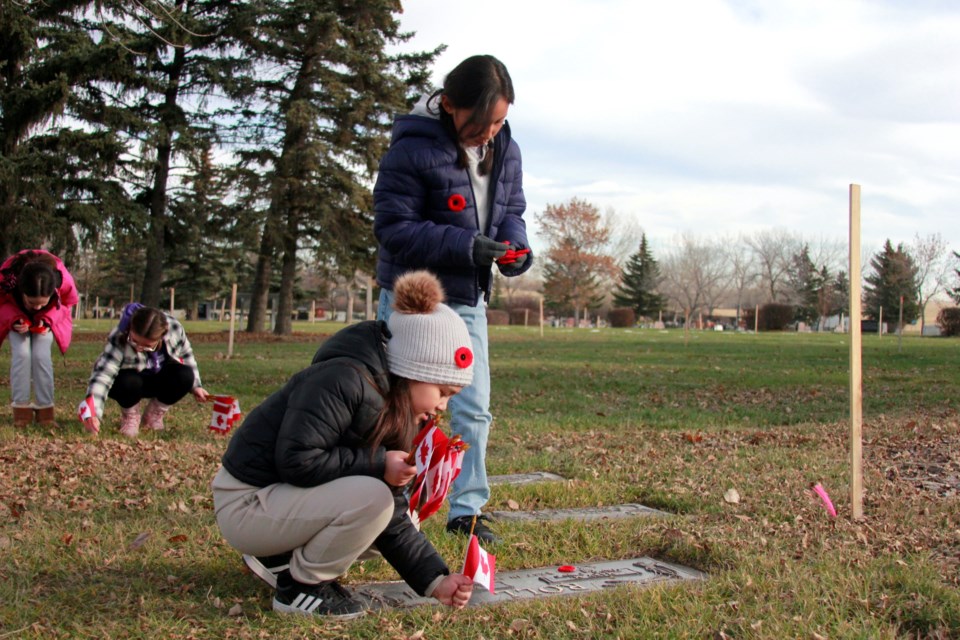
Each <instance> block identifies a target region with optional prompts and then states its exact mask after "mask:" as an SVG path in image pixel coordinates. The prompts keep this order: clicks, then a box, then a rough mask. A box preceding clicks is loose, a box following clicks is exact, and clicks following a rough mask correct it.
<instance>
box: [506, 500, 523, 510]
mask: <svg viewBox="0 0 960 640" xmlns="http://www.w3.org/2000/svg"><path fill="white" fill-rule="evenodd" d="M507 506H508V507H510V508H511V509H513V510H514V511H516V510H517V509H519V508H520V503H519V502H517V501H516V500H507Z"/></svg>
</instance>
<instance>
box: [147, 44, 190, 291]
mask: <svg viewBox="0 0 960 640" xmlns="http://www.w3.org/2000/svg"><path fill="white" fill-rule="evenodd" d="M186 57H187V53H186V49H185V47H179V48H177V49H176V53H175V54H174V57H173V62H172V63H171V65H170V75H169V80H168V82H167V89H166V91H165V92H164V98H163V104H162V105H161V107H160V114H161V115H160V122H159V136H158V137H159V142H158V143H157V164H156V168H155V170H156V173H154V177H153V187H152V188H151V190H150V229H149V231H148V232H147V238H148V239H149V242H148V243H147V264H146V266H145V269H144V273H143V289H142V291H141V294H140V301H141V302H143V304H145V305H146V306H148V307H157V306H159V304H160V287H161V286H162V285H163V263H164V260H165V258H166V247H165V246H164V235H165V233H164V232H165V230H166V226H167V180H168V178H169V177H170V155H171V153H172V150H173V135H174V130H175V127H176V118H177V113H178V112H179V110H178V108H177V99H178V95H179V93H180V76H181V74H182V72H183V67H184V65H185V63H186Z"/></svg>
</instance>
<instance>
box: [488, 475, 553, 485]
mask: <svg viewBox="0 0 960 640" xmlns="http://www.w3.org/2000/svg"><path fill="white" fill-rule="evenodd" d="M558 480H566V478H564V477H563V476H558V475H557V474H555V473H550V472H549V471H534V472H532V473H511V474H507V475H502V476H490V477H489V478H487V483H488V484H489V485H490V486H491V487H492V486H494V485H498V484H533V483H534V482H556V481H558Z"/></svg>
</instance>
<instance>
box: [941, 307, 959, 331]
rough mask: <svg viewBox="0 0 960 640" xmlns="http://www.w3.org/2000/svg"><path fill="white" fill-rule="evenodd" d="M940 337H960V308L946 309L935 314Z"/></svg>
mask: <svg viewBox="0 0 960 640" xmlns="http://www.w3.org/2000/svg"><path fill="white" fill-rule="evenodd" d="M937 324H938V325H940V335H942V336H960V307H946V308H944V309H941V310H940V313H938V314H937Z"/></svg>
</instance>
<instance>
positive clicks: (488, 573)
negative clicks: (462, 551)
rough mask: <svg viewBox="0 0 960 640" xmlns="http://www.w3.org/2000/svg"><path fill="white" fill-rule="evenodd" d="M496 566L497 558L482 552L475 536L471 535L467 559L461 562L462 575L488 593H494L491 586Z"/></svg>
mask: <svg viewBox="0 0 960 640" xmlns="http://www.w3.org/2000/svg"><path fill="white" fill-rule="evenodd" d="M496 564H497V556H495V555H493V554H492V553H487V552H486V551H484V550H483V547H481V546H480V541H479V540H478V539H477V536H476V535H475V534H471V535H470V544H469V545H467V557H466V559H464V561H463V575H465V576H467V577H468V578H470V579H471V580H473V581H474V582H475V583H477V584H479V585H482V586H484V587H486V588H487V589H488V590H489V591H490V593H496V591H494V585H493V576H494V574H495V573H496Z"/></svg>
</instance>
